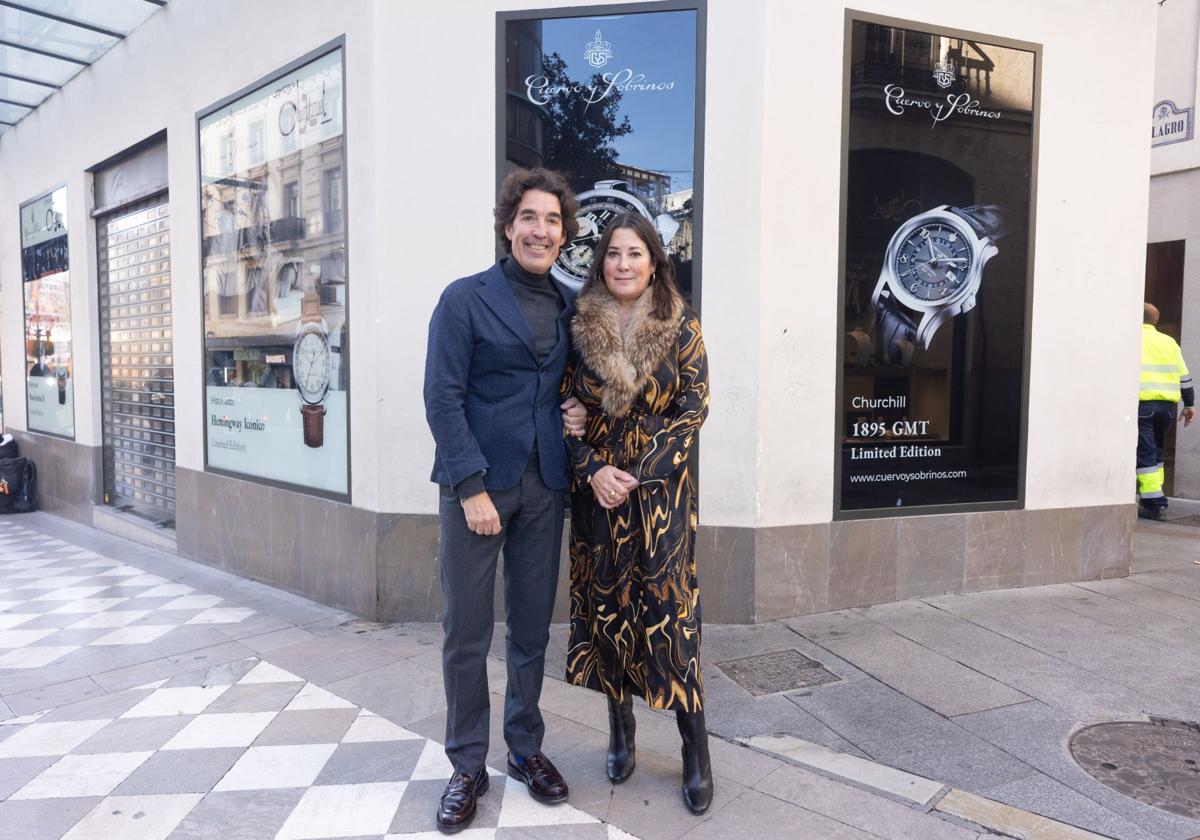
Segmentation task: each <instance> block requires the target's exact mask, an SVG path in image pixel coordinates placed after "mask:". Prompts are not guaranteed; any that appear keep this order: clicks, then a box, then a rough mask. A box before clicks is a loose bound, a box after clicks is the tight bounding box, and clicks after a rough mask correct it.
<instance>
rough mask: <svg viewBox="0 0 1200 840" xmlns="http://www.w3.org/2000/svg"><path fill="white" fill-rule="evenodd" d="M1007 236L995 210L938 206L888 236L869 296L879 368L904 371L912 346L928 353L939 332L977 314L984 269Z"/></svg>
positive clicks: (993, 207) (1000, 212) (991, 207)
mask: <svg viewBox="0 0 1200 840" xmlns="http://www.w3.org/2000/svg"><path fill="white" fill-rule="evenodd" d="M1006 232H1007V226H1006V219H1005V212H1004V210H1003V208H1001V207H998V206H996V205H991V204H987V205H975V206H972V207H951V206H949V205H945V204H943V205H941V206H940V207H935V208H934V209H932V210H927V211H925V212H924V213H920V214H918V215H916V216H913V217H912V218H911V219H909V220H908V221H906V222H905V223H904V224H902V225H901V226H900V227H899V228H898V229H897V230H896V232H895V233H894V234H892V239H891V241H890V242H888V246H887V253H886V255H885V256H884V260H883V270H882V271H881V272H880V274H879V282H878V283H877V284H876V285H875V291H874V292H873V293H872V294H871V305H872V306H873V307H874V310H875V350H876V352H877V353H878V354H880V356H881V357H882V358H881V361H882V363H883V364H885V365H895V364H907V362H908V360H909V358H910V357H911V356H912V352H913V349H914V347H915V346H916V345H919V346H921V347H922V348H924V349H926V350H928V349H929V345H930V343H931V342H932V341H933V336H934V334H935V333H937V331H938V329H939V328H940V327H941V326H942V325H943V324H945V323H946V322H947V321H949V320H950V319H951V318H953V317H955V316H956V315H961V314H963V313H964V312H969V311H970V310H971V309H973V308H974V307H975V299H976V294H977V293H978V291H979V285H980V282H981V281H982V279H983V267H984V266H985V265H987V262H988V260H990V259H991V258H992V257H994V256H996V254H998V253H999V249H998V248H997V247H996V244H995V243H996V241H997V240H999V239H1000V238H1002V237H1003V236H1004V234H1005V233H1006Z"/></svg>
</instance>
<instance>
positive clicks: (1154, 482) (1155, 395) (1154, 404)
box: [1137, 303, 1196, 520]
mask: <svg viewBox="0 0 1200 840" xmlns="http://www.w3.org/2000/svg"><path fill="white" fill-rule="evenodd" d="M1157 324H1158V309H1157V308H1156V307H1154V306H1153V305H1152V304H1149V303H1147V304H1145V305H1144V307H1143V312H1142V381H1141V388H1140V393H1139V397H1140V402H1139V404H1138V447H1137V494H1138V516H1139V517H1140V518H1142V519H1155V520H1163V519H1166V516H1165V514H1164V513H1163V511H1165V510H1166V509H1167V497H1166V496H1164V495H1163V478H1164V471H1163V445H1164V443H1165V441H1166V437H1167V429H1169V428H1170V426H1171V424H1172V423H1174V422H1175V409H1176V406H1177V405H1178V403H1179V401H1180V399H1182V400H1183V405H1184V408H1183V425H1184V427H1187V426H1190V425H1191V424H1192V421H1193V420H1195V419H1196V409H1195V408H1194V403H1195V391H1194V390H1193V388H1192V377H1191V375H1190V374H1189V373H1188V369H1187V365H1186V364H1184V362H1183V353H1182V352H1181V351H1180V350H1179V345H1178V344H1176V343H1175V340H1174V339H1173V338H1171V337H1170V336H1169V335H1164V334H1163V333H1160V332H1159V331H1158V330H1157V329H1155V326H1156V325H1157Z"/></svg>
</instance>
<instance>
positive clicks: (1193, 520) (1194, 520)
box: [1167, 514, 1200, 528]
mask: <svg viewBox="0 0 1200 840" xmlns="http://www.w3.org/2000/svg"><path fill="white" fill-rule="evenodd" d="M1167 524H1168V525H1189V526H1191V527H1192V528H1200V514H1196V515H1194V516H1181V517H1179V518H1178V519H1168V520H1167Z"/></svg>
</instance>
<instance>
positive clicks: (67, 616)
mask: <svg viewBox="0 0 1200 840" xmlns="http://www.w3.org/2000/svg"><path fill="white" fill-rule="evenodd" d="M39 606H40V605H39ZM54 606H55V607H61V606H62V604H60V603H55V604H54ZM16 611H17V612H20V613H32V612H35V610H34V609H33V608H32V605H28V606H27V605H25V604H22V605H21V606H20V607H18V608H17V610H16ZM85 618H87V614H86V613H51V612H43V613H42V614H41V615H39V616H38V617H37V618H31V619H29V620H28V621H23V622H21V624H20V625H18V626H17V627H16V628H15V629H18V630H65V629H67V628H68V627H70V626H71V625H72V624H78V623H79V622H81V621H83V620H84V619H85Z"/></svg>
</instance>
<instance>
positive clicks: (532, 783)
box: [508, 752, 567, 805]
mask: <svg viewBox="0 0 1200 840" xmlns="http://www.w3.org/2000/svg"><path fill="white" fill-rule="evenodd" d="M508 775H510V776H512V777H513V778H514V779H516V780H517V781H520V782H524V783H525V785H526V786H527V787H528V788H529V795H530V796H532V797H533V798H534V799H536V800H537V801H538V802H544V803H546V804H547V805H557V804H558V803H559V802H566V801H567V783H566V782H565V781H563V777H562V773H559V772H558V770H557V769H556V768H555V766H554V765H553V764H551V763H550V759H548V758H546V756H544V755H542V754H541V753H540V752H539V753H534V754H533V755H530V756H526V757H525V762H524V763H523V764H518V763H517V760H516V758H515V757H514V756H513V754H512V753H511V752H510V753H509V754H508Z"/></svg>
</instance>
